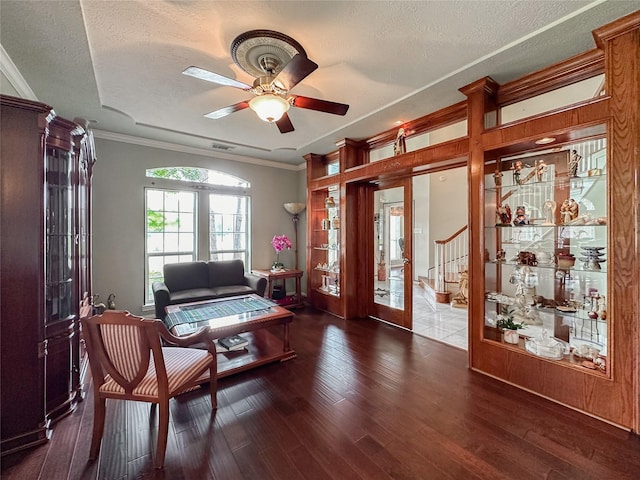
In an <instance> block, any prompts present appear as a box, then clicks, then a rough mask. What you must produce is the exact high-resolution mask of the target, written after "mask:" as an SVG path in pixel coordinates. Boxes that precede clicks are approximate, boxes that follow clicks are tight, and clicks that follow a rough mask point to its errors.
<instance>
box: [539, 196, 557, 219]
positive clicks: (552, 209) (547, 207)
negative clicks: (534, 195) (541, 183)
mask: <svg viewBox="0 0 640 480" xmlns="http://www.w3.org/2000/svg"><path fill="white" fill-rule="evenodd" d="M557 206H558V204H557V203H556V202H555V201H554V200H547V201H546V202H544V205H543V206H542V211H543V212H544V223H543V225H555V224H556V222H555V219H556V207H557Z"/></svg>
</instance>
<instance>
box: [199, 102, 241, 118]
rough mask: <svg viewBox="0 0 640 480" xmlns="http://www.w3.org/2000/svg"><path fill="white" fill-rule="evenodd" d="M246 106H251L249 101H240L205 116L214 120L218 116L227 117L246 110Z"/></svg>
mask: <svg viewBox="0 0 640 480" xmlns="http://www.w3.org/2000/svg"><path fill="white" fill-rule="evenodd" d="M245 108H249V102H240V103H236V104H235V105H229V106H228V107H224V108H221V109H220V110H216V111H215V112H211V113H207V114H206V115H205V117H207V118H211V119H213V120H215V119H217V118H222V117H226V116H227V115H230V114H232V113H234V112H239V111H240V110H244V109H245Z"/></svg>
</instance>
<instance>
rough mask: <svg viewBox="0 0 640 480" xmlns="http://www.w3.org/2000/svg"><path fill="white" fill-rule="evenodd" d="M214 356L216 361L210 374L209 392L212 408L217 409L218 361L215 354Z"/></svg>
mask: <svg viewBox="0 0 640 480" xmlns="http://www.w3.org/2000/svg"><path fill="white" fill-rule="evenodd" d="M213 358H214V361H213V365H211V370H210V374H209V392H210V395H211V409H212V410H215V409H216V408H218V362H217V358H216V356H215V355H214V356H213Z"/></svg>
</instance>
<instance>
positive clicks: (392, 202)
mask: <svg viewBox="0 0 640 480" xmlns="http://www.w3.org/2000/svg"><path fill="white" fill-rule="evenodd" d="M374 212H375V213H374V218H373V221H374V226H373V235H374V238H373V242H374V246H375V250H374V262H375V265H374V270H373V271H374V272H375V278H374V289H373V297H374V298H373V300H374V302H375V303H378V304H381V305H386V306H389V307H391V308H397V309H399V310H403V309H404V262H403V258H404V188H403V187H395V188H388V189H386V190H378V191H376V192H374Z"/></svg>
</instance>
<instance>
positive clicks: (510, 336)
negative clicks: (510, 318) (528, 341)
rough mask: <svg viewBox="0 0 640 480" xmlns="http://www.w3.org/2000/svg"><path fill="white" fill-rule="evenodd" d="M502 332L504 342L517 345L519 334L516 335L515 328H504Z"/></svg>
mask: <svg viewBox="0 0 640 480" xmlns="http://www.w3.org/2000/svg"><path fill="white" fill-rule="evenodd" d="M503 332H504V341H505V342H506V343H513V344H514V345H517V344H518V342H519V341H520V335H518V331H517V330H509V329H508V328H505V329H504V331H503Z"/></svg>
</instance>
